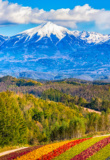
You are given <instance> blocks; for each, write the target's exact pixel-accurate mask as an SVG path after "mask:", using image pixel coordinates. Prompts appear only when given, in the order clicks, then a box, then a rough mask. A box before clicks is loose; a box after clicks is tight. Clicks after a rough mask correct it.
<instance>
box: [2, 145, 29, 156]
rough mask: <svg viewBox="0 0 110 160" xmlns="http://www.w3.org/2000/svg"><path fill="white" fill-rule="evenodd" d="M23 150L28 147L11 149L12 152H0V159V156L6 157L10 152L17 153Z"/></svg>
mask: <svg viewBox="0 0 110 160" xmlns="http://www.w3.org/2000/svg"><path fill="white" fill-rule="evenodd" d="M24 148H28V147H21V148H18V149H13V150H9V151H5V152H1V153H0V157H1V156H4V155H6V154H10V153H12V152H16V151H19V150H21V149H24Z"/></svg>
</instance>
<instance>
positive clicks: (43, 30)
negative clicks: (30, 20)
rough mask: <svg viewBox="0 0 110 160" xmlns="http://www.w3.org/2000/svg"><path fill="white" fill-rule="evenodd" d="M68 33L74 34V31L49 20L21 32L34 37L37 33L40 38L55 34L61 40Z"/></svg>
mask: <svg viewBox="0 0 110 160" xmlns="http://www.w3.org/2000/svg"><path fill="white" fill-rule="evenodd" d="M67 33H68V34H73V33H72V31H69V30H68V29H67V28H64V27H61V26H58V25H56V24H54V23H51V22H47V23H45V24H42V25H40V26H38V27H35V28H32V29H29V30H26V31H24V32H21V33H20V34H26V35H28V36H29V37H30V38H32V37H33V36H34V35H35V34H37V35H38V36H40V38H39V39H41V38H42V37H49V38H50V36H51V35H52V34H53V35H55V36H56V37H57V38H58V39H59V40H61V39H62V38H64V37H65V36H66V34H67Z"/></svg>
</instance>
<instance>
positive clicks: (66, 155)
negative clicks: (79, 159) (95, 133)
mask: <svg viewBox="0 0 110 160" xmlns="http://www.w3.org/2000/svg"><path fill="white" fill-rule="evenodd" d="M106 137H108V136H102V137H95V138H92V139H89V140H86V141H84V142H82V143H80V144H78V145H76V146H74V147H72V148H70V149H69V150H68V151H66V152H64V153H63V154H61V155H60V156H58V157H56V158H54V160H62V159H66V160H70V159H71V158H73V157H74V156H76V155H78V154H79V153H81V152H83V151H84V150H86V149H87V148H89V147H90V146H92V145H93V144H95V143H96V142H98V141H100V140H102V139H104V138H106Z"/></svg>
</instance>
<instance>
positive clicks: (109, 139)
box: [71, 137, 110, 160]
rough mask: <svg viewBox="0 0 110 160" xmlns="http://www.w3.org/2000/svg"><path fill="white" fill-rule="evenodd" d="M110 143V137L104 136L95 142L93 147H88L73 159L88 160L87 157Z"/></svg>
mask: <svg viewBox="0 0 110 160" xmlns="http://www.w3.org/2000/svg"><path fill="white" fill-rule="evenodd" d="M109 143H110V137H107V138H104V139H103V140H101V141H99V142H97V143H95V144H94V145H92V146H91V147H89V148H87V149H86V150H84V151H83V152H81V153H80V154H78V155H76V156H75V157H74V158H72V159H71V160H86V159H87V158H89V157H91V156H92V155H93V154H95V153H96V152H98V151H99V150H100V149H102V148H103V147H105V146H106V145H107V144H109Z"/></svg>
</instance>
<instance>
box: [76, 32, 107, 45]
mask: <svg viewBox="0 0 110 160" xmlns="http://www.w3.org/2000/svg"><path fill="white" fill-rule="evenodd" d="M73 35H74V36H75V37H77V38H80V39H82V40H85V41H86V42H87V43H95V44H98V43H103V42H106V41H108V40H109V39H110V35H107V34H106V35H103V34H100V33H96V32H86V31H83V32H80V31H73Z"/></svg>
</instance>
